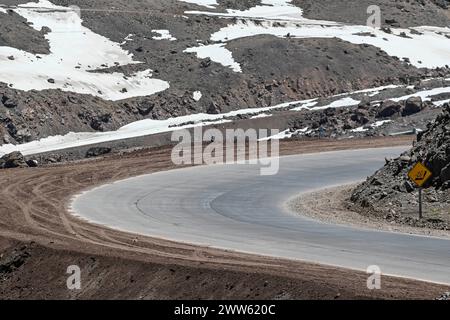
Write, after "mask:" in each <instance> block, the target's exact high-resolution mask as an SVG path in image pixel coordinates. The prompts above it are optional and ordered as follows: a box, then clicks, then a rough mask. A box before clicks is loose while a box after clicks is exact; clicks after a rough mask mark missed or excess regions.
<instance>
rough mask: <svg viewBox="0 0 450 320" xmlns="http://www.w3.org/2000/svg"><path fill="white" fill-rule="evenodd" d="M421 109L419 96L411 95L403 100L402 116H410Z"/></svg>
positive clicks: (421, 104)
mask: <svg viewBox="0 0 450 320" xmlns="http://www.w3.org/2000/svg"><path fill="white" fill-rule="evenodd" d="M422 109H423V102H422V98H421V97H411V98H409V99H408V100H406V102H405V108H404V109H403V112H402V116H404V117H405V116H410V115H412V114H415V113H418V112H420V111H422Z"/></svg>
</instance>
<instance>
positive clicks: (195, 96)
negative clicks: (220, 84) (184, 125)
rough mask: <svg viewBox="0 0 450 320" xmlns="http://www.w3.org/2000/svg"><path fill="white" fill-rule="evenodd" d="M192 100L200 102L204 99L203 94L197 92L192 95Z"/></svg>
mask: <svg viewBox="0 0 450 320" xmlns="http://www.w3.org/2000/svg"><path fill="white" fill-rule="evenodd" d="M192 98H193V99H194V100H195V101H200V99H201V98H202V93H201V92H200V91H195V92H194V93H193V94H192Z"/></svg>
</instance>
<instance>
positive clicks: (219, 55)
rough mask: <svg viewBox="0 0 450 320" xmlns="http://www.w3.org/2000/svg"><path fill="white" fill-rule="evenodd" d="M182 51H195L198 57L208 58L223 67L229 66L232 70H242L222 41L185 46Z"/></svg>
mask: <svg viewBox="0 0 450 320" xmlns="http://www.w3.org/2000/svg"><path fill="white" fill-rule="evenodd" d="M184 52H187V53H196V54H197V57H198V58H200V59H205V58H210V59H211V60H212V61H214V62H217V63H220V64H221V65H223V66H225V67H230V68H231V69H232V70H233V71H234V72H242V69H241V66H240V65H239V63H237V62H235V61H234V59H233V54H232V53H231V51H230V50H228V49H227V48H225V44H223V43H219V44H211V45H207V46H204V45H201V46H199V47H193V48H187V49H186V50H184Z"/></svg>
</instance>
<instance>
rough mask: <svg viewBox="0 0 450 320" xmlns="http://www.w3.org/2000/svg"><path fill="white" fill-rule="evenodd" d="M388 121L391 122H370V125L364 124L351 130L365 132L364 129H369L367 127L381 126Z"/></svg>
mask: <svg viewBox="0 0 450 320" xmlns="http://www.w3.org/2000/svg"><path fill="white" fill-rule="evenodd" d="M390 122H392V120H381V121H377V122H375V123H372V124H371V125H370V126H367V125H366V126H362V127H359V128H356V129H353V130H351V132H366V131H369V127H372V128H378V127H381V126H383V125H385V124H386V123H390Z"/></svg>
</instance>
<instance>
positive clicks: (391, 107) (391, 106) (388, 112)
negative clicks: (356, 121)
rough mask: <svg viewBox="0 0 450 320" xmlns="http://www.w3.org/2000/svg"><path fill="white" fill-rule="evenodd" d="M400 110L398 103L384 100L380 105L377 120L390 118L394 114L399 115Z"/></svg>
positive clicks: (400, 106)
mask: <svg viewBox="0 0 450 320" xmlns="http://www.w3.org/2000/svg"><path fill="white" fill-rule="evenodd" d="M401 110H402V105H401V104H400V103H399V102H395V101H392V100H386V101H384V102H383V103H382V104H381V106H380V110H379V111H378V114H377V118H390V117H392V116H394V115H396V114H399V113H400V111H401Z"/></svg>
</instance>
